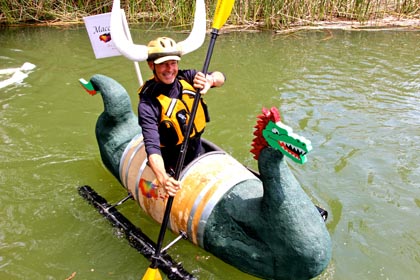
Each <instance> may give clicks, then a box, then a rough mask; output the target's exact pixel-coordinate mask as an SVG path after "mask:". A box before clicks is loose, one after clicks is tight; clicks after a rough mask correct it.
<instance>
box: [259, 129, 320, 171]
mask: <svg viewBox="0 0 420 280" xmlns="http://www.w3.org/2000/svg"><path fill="white" fill-rule="evenodd" d="M263 136H264V139H265V140H266V141H267V143H268V145H270V146H271V147H272V148H274V149H277V150H279V151H280V152H282V153H283V154H284V155H285V156H287V157H289V158H290V159H292V160H293V161H294V162H297V163H300V164H303V163H305V162H306V154H307V153H309V152H310V151H311V150H312V145H311V141H309V140H308V139H306V138H305V137H303V136H299V135H297V134H296V133H293V129H292V128H291V127H289V126H287V125H285V124H283V123H282V122H281V121H278V122H276V123H275V122H273V121H269V123H268V124H267V126H266V127H265V129H264V130H263Z"/></svg>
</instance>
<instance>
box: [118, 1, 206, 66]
mask: <svg viewBox="0 0 420 280" xmlns="http://www.w3.org/2000/svg"><path fill="white" fill-rule="evenodd" d="M120 6H121V4H120V0H114V3H113V5H112V12H111V24H110V28H111V38H112V41H113V42H114V44H115V47H116V48H117V49H118V51H119V52H120V53H121V54H122V55H124V56H125V57H126V58H128V59H130V60H132V61H145V60H147V56H148V48H147V46H145V45H136V44H134V43H132V42H131V41H130V40H128V39H127V36H126V34H125V31H124V27H123V21H122V12H123V11H122V10H121V8H120ZM127 31H128V30H127ZM205 37H206V9H205V4H204V0H197V2H196V6H195V14H194V23H193V28H192V30H191V33H190V35H189V36H188V37H187V39H185V40H184V41H181V42H179V43H178V44H179V48H180V50H181V53H182V55H185V54H187V53H190V52H192V51H195V50H196V49H198V48H199V47H201V45H202V44H203V43H204V39H205Z"/></svg>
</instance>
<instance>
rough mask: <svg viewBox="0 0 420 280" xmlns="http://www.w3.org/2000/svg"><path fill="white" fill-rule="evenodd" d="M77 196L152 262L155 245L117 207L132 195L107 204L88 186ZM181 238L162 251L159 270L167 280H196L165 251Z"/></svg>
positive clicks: (182, 236) (181, 234)
mask: <svg viewBox="0 0 420 280" xmlns="http://www.w3.org/2000/svg"><path fill="white" fill-rule="evenodd" d="M79 194H80V195H81V196H82V197H83V198H85V199H86V200H87V201H88V202H89V203H90V204H92V205H93V206H94V207H95V208H96V209H97V210H98V212H99V213H100V214H101V215H102V216H104V217H105V218H106V219H107V220H108V221H109V222H110V223H111V224H112V225H113V226H114V227H115V228H117V229H119V230H120V231H121V232H123V233H124V236H125V238H126V239H127V240H128V243H129V244H130V245H131V247H133V248H134V249H136V250H137V251H138V252H139V253H141V254H142V255H143V256H145V257H146V258H147V259H148V260H149V261H152V256H153V255H154V254H155V248H156V243H155V242H153V241H152V240H151V239H150V238H149V237H148V236H147V235H146V234H145V233H143V231H141V229H140V228H138V227H136V226H135V225H134V224H133V223H131V222H130V221H129V220H128V219H127V218H126V217H125V216H124V215H123V214H121V213H120V212H119V211H118V209H117V208H116V207H117V206H119V205H121V204H123V203H124V202H126V201H127V200H130V199H132V198H133V197H132V195H131V194H128V195H127V196H126V197H125V198H124V199H122V200H121V201H119V202H117V203H115V204H112V205H111V204H109V203H108V202H107V201H106V199H105V198H103V197H102V196H100V195H99V194H98V193H96V192H95V191H94V190H93V189H92V188H91V187H90V186H81V187H79ZM181 238H184V239H186V238H187V236H186V234H185V233H184V232H180V235H179V237H178V238H176V239H175V240H174V241H173V242H171V243H170V244H168V246H166V247H165V248H163V249H162V251H161V254H160V256H159V259H158V267H159V269H160V270H161V271H162V272H163V273H165V274H166V275H167V276H168V278H169V279H173V280H190V279H196V278H195V277H194V276H193V275H192V274H191V273H189V272H188V271H186V270H185V269H184V268H183V267H182V264H181V263H176V262H175V261H174V260H173V259H172V258H171V257H170V256H169V255H168V254H167V253H166V251H167V250H168V249H169V248H170V247H171V246H172V245H174V244H175V242H177V241H178V240H180V239H181Z"/></svg>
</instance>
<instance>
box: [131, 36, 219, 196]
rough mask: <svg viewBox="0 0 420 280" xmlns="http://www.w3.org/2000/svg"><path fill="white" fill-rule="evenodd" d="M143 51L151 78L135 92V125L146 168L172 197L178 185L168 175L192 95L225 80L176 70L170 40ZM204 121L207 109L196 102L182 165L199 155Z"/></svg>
mask: <svg viewBox="0 0 420 280" xmlns="http://www.w3.org/2000/svg"><path fill="white" fill-rule="evenodd" d="M147 47H148V59H147V62H148V65H149V68H150V69H151V70H152V72H153V78H152V79H150V80H148V81H147V82H146V83H145V84H144V85H143V86H142V87H141V88H140V90H139V97H140V102H139V106H138V116H139V125H140V126H141V128H142V130H143V137H144V144H145V147H146V153H147V157H148V163H149V166H150V167H151V169H152V170H153V172H154V174H155V176H156V178H157V180H158V182H159V185H160V186H162V187H164V188H165V190H166V192H167V193H168V194H169V195H171V196H174V195H175V194H176V192H177V191H178V190H179V189H180V188H181V185H180V182H179V181H178V180H175V179H174V178H173V177H172V176H170V175H173V174H171V173H173V172H174V170H175V167H176V162H177V160H178V156H179V152H180V147H181V145H182V142H183V139H184V133H183V132H184V130H185V128H186V126H187V124H188V120H189V116H190V113H191V109H192V103H193V102H192V101H193V99H194V93H195V91H196V89H199V90H200V93H201V94H205V93H207V91H208V90H209V89H210V88H211V87H220V86H222V85H223V84H224V82H225V76H224V75H223V74H222V73H221V72H217V71H215V72H212V73H209V74H207V75H204V74H203V73H201V72H198V71H196V70H179V69H178V61H179V60H181V51H180V50H179V49H178V47H177V44H176V42H175V41H174V40H172V39H170V38H167V37H160V38H157V39H156V40H153V41H151V42H150V43H149V44H148V46H147ZM207 121H208V114H207V108H206V105H205V103H204V101H203V100H200V103H199V107H198V110H197V114H196V117H195V120H194V126H193V131H192V133H191V134H190V136H189V137H190V138H189V145H188V150H187V153H186V157H185V164H188V163H189V162H191V161H192V160H193V159H194V158H196V157H197V156H199V155H200V153H201V152H202V147H201V139H200V137H201V134H202V133H203V131H204V128H205V123H206V122H207ZM168 173H169V174H168Z"/></svg>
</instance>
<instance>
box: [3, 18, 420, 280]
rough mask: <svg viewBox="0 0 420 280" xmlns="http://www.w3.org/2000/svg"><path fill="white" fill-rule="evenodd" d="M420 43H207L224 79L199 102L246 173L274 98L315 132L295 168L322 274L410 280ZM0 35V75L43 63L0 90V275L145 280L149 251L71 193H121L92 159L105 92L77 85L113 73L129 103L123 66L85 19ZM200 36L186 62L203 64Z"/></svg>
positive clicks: (419, 199) (319, 35)
mask: <svg viewBox="0 0 420 280" xmlns="http://www.w3.org/2000/svg"><path fill="white" fill-rule="evenodd" d="M146 30H147V28H146V27H142V26H140V27H132V34H133V38H134V40H135V41H136V42H143V43H147V42H148V41H149V40H151V39H153V38H155V37H157V36H162V35H168V34H167V32H165V30H162V29H160V30H154V31H146ZM185 36H186V35H185V34H184V33H182V32H180V33H175V34H174V35H173V37H175V39H177V40H180V39H184V38H185ZM419 39H420V32H415V31H411V32H406V31H377V32H369V31H353V32H350V31H338V30H337V31H307V32H299V33H294V34H290V35H273V34H271V33H269V32H266V33H240V32H237V33H235V32H234V33H228V34H223V35H221V36H219V38H218V40H217V43H216V47H215V50H214V53H213V57H212V61H211V64H210V70H212V69H218V70H221V71H223V72H224V73H225V74H226V76H227V82H226V84H225V86H224V87H222V88H218V89H214V90H212V92H211V93H209V94H208V95H207V96H206V99H207V103H208V104H209V107H210V113H211V118H212V121H211V123H210V124H209V127H208V129H207V130H206V138H208V139H210V140H211V141H213V142H215V143H216V144H218V145H219V146H221V147H223V148H224V149H225V150H226V151H228V152H230V153H231V154H232V155H233V156H234V157H235V158H237V159H238V160H239V161H241V162H243V163H244V164H246V165H248V166H250V167H253V168H255V167H256V162H255V161H254V160H253V159H252V155H251V154H250V153H249V150H250V143H251V140H252V131H253V126H254V125H255V122H256V116H257V115H258V114H259V113H260V112H261V108H262V107H263V106H265V107H271V106H276V107H278V108H280V111H281V113H282V116H283V120H284V122H285V123H286V124H288V125H290V126H291V127H293V128H294V130H295V131H296V132H298V133H300V134H302V135H304V136H305V137H307V138H309V139H311V141H312V145H313V147H314V150H313V151H312V152H311V154H310V155H309V157H308V162H307V163H306V164H305V165H304V166H297V165H295V164H293V163H290V166H291V168H292V169H293V172H294V173H295V175H296V177H297V178H298V179H299V181H300V182H301V184H302V186H303V187H304V189H305V190H306V192H307V193H308V194H309V195H310V197H311V198H312V199H313V201H314V202H315V203H316V204H318V205H321V206H323V207H324V208H326V209H327V210H328V211H329V213H330V217H329V220H328V222H327V227H328V230H329V232H330V234H331V236H332V240H333V258H332V261H331V263H330V265H329V266H328V268H327V269H326V270H325V272H324V273H323V274H322V275H320V276H319V277H318V279H416V277H417V275H418V273H419V271H420V235H419V232H420V224H419V223H418V221H419V217H420V183H419V182H420V166H419V163H418V159H417V156H418V155H419V151H420V149H419V147H418V143H419V142H420V109H419V108H420V97H419V96H420V95H419V94H420V50H419V48H418V42H419ZM0 42H1V43H0V69H4V68H9V67H19V66H21V65H22V64H23V63H24V62H26V61H29V62H31V63H33V64H35V65H36V66H37V68H36V69H35V70H34V71H33V72H32V73H30V75H29V77H28V78H27V79H26V80H25V81H24V83H23V84H21V85H13V86H9V87H7V88H3V89H0V108H1V109H0V119H1V125H0V205H1V207H0V217H1V218H0V279H66V278H67V277H69V276H70V275H71V274H72V273H73V272H76V276H75V278H74V279H140V278H141V277H142V275H143V274H144V273H145V271H146V269H147V266H148V265H149V263H148V262H147V260H146V259H145V258H144V257H143V256H141V255H139V254H138V253H137V252H136V251H135V250H134V249H132V248H131V247H130V246H129V245H128V243H127V242H126V240H125V239H123V238H121V237H119V235H118V233H117V232H116V231H115V230H114V229H113V228H112V227H111V226H110V224H109V223H108V222H107V221H105V220H104V219H103V218H102V217H101V216H100V215H99V214H98V213H97V212H96V211H95V210H94V209H93V208H92V207H91V206H90V205H88V204H87V203H86V202H85V201H84V200H83V199H82V198H81V197H80V196H79V195H78V194H77V188H78V186H81V185H85V184H86V185H90V186H92V187H93V188H94V189H95V190H96V191H98V192H99V193H100V194H101V195H103V196H104V197H106V198H107V199H108V201H116V200H118V199H120V198H122V197H123V196H124V194H125V193H124V191H123V189H122V187H121V186H120V185H119V183H118V182H117V181H116V180H115V179H114V178H113V177H112V176H111V175H110V174H109V172H108V171H107V170H106V169H105V168H104V166H103V165H102V163H101V160H100V156H99V151H98V147H97V144H96V139H95V135H94V127H95V123H96V119H97V117H98V115H99V114H100V112H101V111H102V110H103V108H102V102H101V100H100V97H99V96H95V97H91V96H89V95H88V94H87V93H85V92H84V91H83V90H82V89H81V87H80V86H79V85H78V79H79V78H82V77H83V78H85V79H88V78H89V77H90V76H92V75H93V74H95V73H101V74H105V75H108V76H110V77H112V78H114V79H116V80H117V81H119V82H120V83H121V84H122V85H123V86H124V87H125V88H126V89H127V91H128V92H129V93H130V94H131V99H132V102H133V108H135V106H136V104H137V96H136V95H135V91H136V89H137V87H138V84H137V82H136V81H137V78H136V75H135V72H134V68H133V66H132V63H131V62H129V61H128V60H126V59H124V58H122V57H114V58H107V59H100V60H95V58H94V55H93V52H92V49H91V46H90V43H89V41H88V37H87V33H86V31H85V30H84V27H83V26H71V27H68V28H63V27H37V28H13V29H2V30H1V31H0ZM207 43H208V41H206V44H205V45H204V46H203V47H202V48H201V49H200V50H198V51H196V52H194V53H192V54H190V55H188V56H186V57H184V58H183V60H182V62H181V63H182V64H181V66H182V68H190V67H194V68H198V69H201V68H202V66H203V62H204V57H205V53H206V48H207ZM140 66H141V70H142V73H143V78H145V79H146V78H148V77H149V76H150V72H149V71H148V69H147V66H146V65H145V64H144V63H141V65H140ZM0 78H2V79H3V78H5V77H4V76H2V77H0ZM121 211H122V212H123V213H124V214H125V215H127V216H129V217H130V218H132V219H133V221H134V222H135V223H136V224H138V225H141V226H142V227H143V229H144V231H145V232H146V233H148V234H149V235H151V236H152V238H156V237H157V234H158V230H159V226H158V225H157V224H155V223H154V222H153V221H151V220H150V219H149V218H148V217H146V216H145V215H143V214H142V212H141V211H140V210H139V209H138V208H137V207H136V206H135V205H134V204H129V203H128V204H126V205H124V206H123V207H122V208H121ZM168 236H169V237H174V236H173V235H171V234H168ZM171 255H172V256H173V257H174V258H175V259H177V260H178V261H182V262H183V264H184V267H185V268H186V269H187V270H189V271H191V272H193V273H195V275H197V276H198V277H199V279H255V278H254V277H252V276H249V275H246V274H244V273H242V272H240V271H238V270H236V269H235V268H233V267H231V266H229V265H227V264H225V263H223V262H222V261H220V260H218V259H217V258H215V257H214V256H211V255H209V254H208V253H207V252H205V251H203V250H201V249H199V248H197V247H195V246H193V245H192V244H190V243H188V242H186V241H181V243H178V244H177V245H176V246H175V247H173V248H172V249H171Z"/></svg>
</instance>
